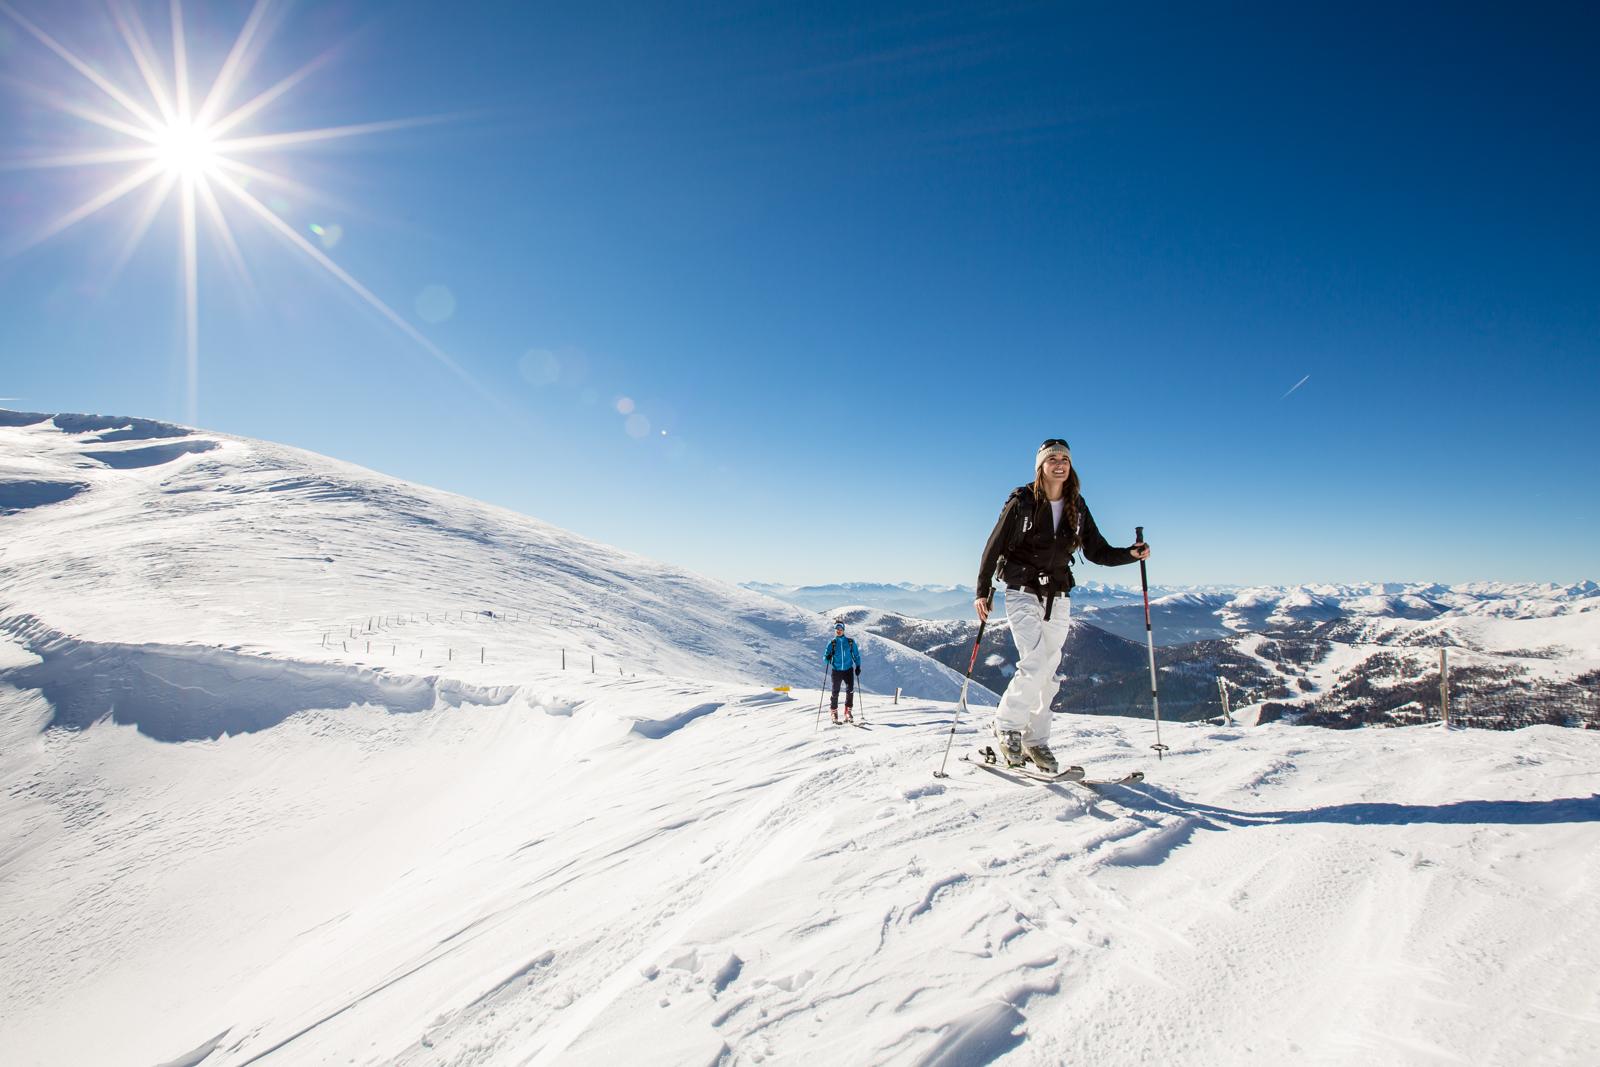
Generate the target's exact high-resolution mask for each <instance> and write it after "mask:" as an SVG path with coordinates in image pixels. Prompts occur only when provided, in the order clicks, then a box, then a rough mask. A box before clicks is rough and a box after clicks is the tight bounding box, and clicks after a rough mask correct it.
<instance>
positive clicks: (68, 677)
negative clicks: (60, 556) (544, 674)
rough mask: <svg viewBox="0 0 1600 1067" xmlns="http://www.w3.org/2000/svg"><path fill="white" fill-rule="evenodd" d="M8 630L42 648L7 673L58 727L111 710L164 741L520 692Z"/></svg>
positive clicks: (1, 675) (17, 627) (6, 625)
mask: <svg viewBox="0 0 1600 1067" xmlns="http://www.w3.org/2000/svg"><path fill="white" fill-rule="evenodd" d="M0 633H6V634H9V635H10V636H11V637H12V639H13V640H20V641H21V642H22V643H25V644H26V646H27V647H28V649H29V650H30V651H31V652H32V653H33V654H34V655H35V656H38V657H40V660H41V662H39V663H37V664H34V665H30V666H26V667H21V668H18V669H15V670H12V671H9V672H8V671H0V681H3V682H5V683H7V684H9V685H12V686H15V687H17V688H19V689H36V690H38V691H39V692H40V693H41V694H42V695H43V696H44V698H45V699H46V700H47V701H49V703H50V706H51V708H52V709H53V713H52V715H51V717H50V720H49V723H48V725H49V726H50V727H61V728H65V729H71V730H83V729H87V728H89V727H90V726H93V725H94V724H95V723H97V722H100V721H102V720H107V719H108V720H110V721H111V722H115V723H119V724H123V725H129V726H135V727H137V728H138V729H139V732H140V733H142V734H145V735H147V736H149V737H151V738H154V739H155V740H157V741H195V740H199V739H202V738H217V737H221V736H223V735H226V734H238V733H250V732H252V731H255V730H265V729H267V728H269V727H272V726H276V725H277V724H278V723H281V722H283V721H284V720H285V719H287V718H289V716H291V715H294V714H295V713H297V712H301V711H305V710H307V709H311V708H345V707H351V706H354V705H370V706H373V707H381V708H384V709H385V710H387V711H389V712H393V713H407V712H417V711H422V710H424V709H426V708H432V707H437V706H440V705H441V704H444V705H459V704H463V703H473V704H502V703H504V702H505V701H506V700H508V699H510V697H511V696H512V694H513V693H514V691H515V690H514V689H513V688H512V687H508V686H499V687H488V688H483V687H476V686H471V685H464V684H462V683H460V682H458V681H456V680H454V679H450V678H438V677H426V678H424V677H417V676H414V675H400V676H391V675H387V674H384V673H381V672H378V671H371V670H366V669H363V668H359V667H352V666H345V665H342V664H328V663H295V662H290V661H286V660H282V659H276V658H271V657H267V656H255V655H247V654H244V653H240V652H234V651H230V650H227V649H211V648H199V647H196V646H193V645H172V646H163V645H124V644H101V643H95V642H86V641H79V640H75V639H73V638H69V637H65V636H63V635H61V634H57V633H52V632H50V631H48V630H47V629H45V628H44V627H42V626H40V625H39V624H38V623H37V621H36V620H30V619H9V620H4V621H3V622H0Z"/></svg>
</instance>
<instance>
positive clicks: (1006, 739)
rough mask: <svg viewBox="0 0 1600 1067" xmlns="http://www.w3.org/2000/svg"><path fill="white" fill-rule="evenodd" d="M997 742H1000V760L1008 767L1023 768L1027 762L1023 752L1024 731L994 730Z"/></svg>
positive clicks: (997, 727) (996, 728) (998, 728)
mask: <svg viewBox="0 0 1600 1067" xmlns="http://www.w3.org/2000/svg"><path fill="white" fill-rule="evenodd" d="M994 736H995V740H997V741H999V742H1000V758H1001V759H1003V760H1005V761H1006V766H1007V767H1021V766H1022V765H1023V763H1024V762H1026V760H1025V758H1024V756H1023V752H1022V731H1021V730H1002V729H1000V727H999V726H998V725H997V726H996V727H995V728H994Z"/></svg>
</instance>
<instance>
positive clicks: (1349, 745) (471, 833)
mask: <svg viewBox="0 0 1600 1067" xmlns="http://www.w3.org/2000/svg"><path fill="white" fill-rule="evenodd" d="M16 422H17V420H16V419H12V420H11V421H9V422H8V421H6V419H4V418H0V444H4V445H6V446H8V447H10V448H11V449H12V450H13V451H12V452H0V456H4V457H5V460H4V463H7V464H10V475H11V480H10V482H9V483H7V484H10V485H12V486H19V487H20V488H15V489H13V490H12V491H11V492H10V495H9V496H5V497H0V506H3V507H4V508H6V509H9V510H8V511H7V512H6V513H0V523H3V524H4V526H3V531H0V532H3V534H4V538H3V539H0V578H3V579H4V582H3V583H0V589H3V590H4V592H3V593H0V783H3V786H4V788H3V791H0V960H3V961H4V966H3V967H0V1004H3V1005H4V1006H5V1007H4V1010H3V1012H0V1049H4V1050H5V1051H4V1060H5V1062H6V1063H7V1064H8V1065H9V1064H12V1063H16V1064H51V1065H54V1064H72V1065H74V1067H76V1065H80V1064H89V1065H93V1064H124V1063H133V1064H183V1065H186V1067H194V1065H202V1067H239V1065H243V1064H300V1063H341V1064H343V1063H350V1064H402V1065H418V1067H420V1065H429V1067H438V1065H457V1067H501V1065H505V1067H513V1065H531V1064H562V1065H565V1064H579V1065H583V1064H596V1065H599V1064H604V1065H606V1067H614V1065H615V1064H618V1063H652V1064H654V1063H660V1064H672V1065H678V1064H689V1065H699V1064H703V1065H708V1067H709V1065H713V1064H719V1065H735V1064H788V1063H810V1062H816V1063H839V1064H873V1065H877V1064H890V1065H918V1067H926V1065H933V1064H939V1065H946V1067H956V1065H960V1067H970V1065H977V1064H988V1063H996V1064H1004V1065H1047V1064H1048V1065H1054V1064H1062V1063H1090V1062H1093V1063H1114V1064H1152V1065H1154V1064H1160V1065H1169V1064H1217V1065H1233V1064H1263V1065H1266V1064H1273V1065H1276V1064H1281V1063H1315V1064H1352V1065H1361V1067H1369V1065H1371V1064H1373V1063H1382V1064H1406V1065H1410V1064H1415V1065H1419V1067H1420V1065H1433V1064H1448V1063H1471V1064H1479V1063H1507V1064H1513V1063H1514V1064H1518V1065H1519V1067H1520V1065H1524V1064H1586V1063H1591V1062H1593V1049H1594V1048H1595V1047H1596V1045H1597V1043H1600V974H1597V972H1596V970H1595V968H1594V965H1593V961H1594V960H1595V959H1597V958H1600V884H1597V882H1600V875H1597V873H1596V872H1597V871H1600V832H1597V827H1600V770H1597V767H1600V736H1596V735H1595V734H1593V733H1588V732H1583V731H1575V730H1559V729H1554V728H1549V727H1538V728H1533V729H1528V730H1523V731H1519V732H1517V733H1508V734H1500V733H1485V732H1468V731H1450V730H1444V729H1441V728H1436V727H1414V728H1405V729H1397V730H1371V729H1368V730H1356V731H1348V732H1331V731H1321V730H1314V729H1308V728H1298V727H1290V726H1285V725H1282V724H1271V725H1268V726H1264V727H1258V728H1253V729H1245V728H1230V729H1219V728H1215V727H1211V726H1205V725H1196V726H1191V727H1180V726H1171V727H1169V728H1168V729H1169V735H1168V736H1167V738H1166V740H1168V741H1169V742H1171V743H1172V745H1173V751H1172V752H1171V753H1170V754H1169V755H1168V758H1167V759H1165V760H1164V761H1161V762H1159V763H1157V762H1154V761H1153V760H1152V758H1151V753H1150V751H1149V748H1148V745H1149V743H1150V741H1151V740H1153V738H1152V737H1151V735H1150V729H1149V724H1148V723H1146V722H1142V721H1138V720H1118V719H1102V718H1088V719H1078V718H1075V717H1072V716H1062V717H1060V718H1059V719H1058V725H1057V734H1056V737H1055V738H1054V739H1053V740H1054V742H1055V748H1056V750H1057V752H1058V753H1059V754H1060V755H1061V756H1062V757H1063V759H1065V760H1068V761H1070V762H1076V763H1082V764H1083V765H1084V766H1086V767H1087V768H1088V770H1089V772H1090V773H1091V774H1092V775H1096V776H1099V775H1115V774H1118V773H1120V772H1121V771H1123V770H1127V769H1132V768H1142V769H1144V770H1145V771H1146V772H1148V774H1149V780H1148V781H1147V782H1145V783H1142V784H1139V785H1134V786H1112V787H1106V788H1103V789H1099V790H1095V789H1090V788H1087V787H1084V786H1080V785H1074V784H1064V783H1054V784H1045V783H1030V784H1028V785H1026V786H1022V785H1018V784H1015V783H1012V782H1009V781H1005V780H1002V779H1000V778H997V777H995V776H992V775H988V774H985V773H983V772H982V771H980V770H979V769H977V768H975V767H973V766H970V765H968V764H964V763H961V762H959V761H958V760H957V759H956V758H955V756H958V755H960V753H961V751H962V749H963V746H966V747H970V745H971V742H972V741H973V739H974V738H975V733H974V730H975V728H976V725H977V723H976V722H975V721H973V720H971V719H969V720H968V721H967V722H966V723H965V724H964V725H963V727H962V729H961V730H960V732H959V734H958V737H957V750H956V752H955V753H953V754H952V758H951V761H950V769H951V776H950V777H949V778H948V779H935V778H933V776H932V771H933V769H934V768H935V767H937V766H938V764H939V759H940V756H941V754H942V753H943V750H944V745H945V741H946V739H947V737H948V736H949V721H950V716H951V715H952V714H954V711H955V709H954V707H953V705H951V704H949V703H943V702H938V700H936V699H928V698H927V697H928V696H930V695H931V696H934V697H942V696H946V695H948V696H953V693H954V687H953V686H951V685H949V681H950V672H948V671H946V670H944V669H943V668H937V667H934V666H932V665H931V664H929V663H928V662H927V661H926V660H925V659H924V658H923V657H919V656H917V655H915V654H914V653H908V652H905V651H904V650H901V651H899V652H896V651H894V649H892V648H889V647H887V646H886V645H884V644H881V643H879V644H877V645H875V646H874V647H870V648H868V649H866V650H865V651H866V653H867V655H868V662H869V664H870V665H871V666H869V671H877V670H878V669H879V668H880V667H881V668H882V674H881V675H879V677H880V678H881V681H880V684H885V683H887V687H888V688H891V689H892V687H893V684H894V681H895V680H896V679H900V680H904V681H909V682H912V683H914V684H916V685H918V686H925V687H926V692H925V693H924V695H923V696H919V697H913V698H910V699H904V700H902V702H901V703H900V704H899V705H897V706H894V705H890V704H889V702H888V698H886V697H881V696H877V695H875V694H872V693H868V694H866V695H865V696H864V697H863V701H864V710H865V714H866V715H867V717H868V718H869V719H870V721H871V728H870V729H867V730H855V729H849V728H834V727H832V726H828V725H823V726H821V727H820V728H819V727H818V726H817V725H816V723H817V708H818V706H819V698H820V694H819V693H818V692H817V691H816V690H814V689H805V688H800V689H796V690H795V691H793V692H792V693H791V694H788V695H784V694H782V693H778V692H774V691H773V690H772V689H771V688H770V687H771V686H772V685H774V684H775V683H776V682H778V681H791V682H794V681H800V680H803V679H810V680H815V679H816V675H817V674H818V673H820V668H819V667H818V664H817V661H818V660H819V659H820V654H819V653H820V649H821V647H822V644H823V642H824V641H825V639H826V636H827V632H826V630H825V629H823V627H824V626H825V621H824V620H820V619H814V618H812V617H809V616H806V615H805V614H804V613H802V612H798V611H794V610H792V609H788V608H785V607H783V606H781V605H774V604H773V603H772V602H770V601H765V600H762V599H761V598H759V597H754V596H752V595H750V594H747V593H744V592H742V591H739V590H734V589H732V588H731V587H724V586H721V585H719V584H718V583H709V582H706V581H704V580H702V579H698V578H695V577H694V576H692V575H686V574H683V573H681V572H676V571H673V570H671V569H670V568H665V567H662V566H661V565H659V564H653V563H650V562H649V561H645V560H639V559H637V558H636V557H630V556H628V555H627V554H625V553H619V552H616V551H615V550H612V549H607V548H605V546H596V545H593V544H592V543H590V542H584V541H582V540H581V539H578V538H575V537H573V536H571V535H568V534H565V533H564V532H562V531H558V530H554V529H553V528H550V527H547V526H545V525H544V524H540V523H536V522H534V521H533V520H527V519H523V518H520V517H516V516H510V515H509V513H503V512H499V511H497V510H496V509H491V508H486V507H484V506H482V505H476V504H473V503H472V502H464V501H461V500H460V499H459V498H451V497H449V496H448V494H437V493H433V492H432V491H430V490H424V489H421V488H420V487H414V486H407V485H405V483H399V482H395V481H393V480H392V479H383V478H381V477H380V476H377V475H372V474H371V473H370V472H364V471H361V470H359V468H354V467H349V466H348V465H342V464H336V463H334V462H332V461H326V460H322V459H320V458H319V457H311V456H309V455H308V454H305V453H298V452H295V451H294V450H289V449H279V448H277V447H276V446H265V445H261V444H259V443H252V442H244V441H241V440H239V439H234V438H227V437H225V436H223V435H207V436H204V437H199V436H198V435H197V436H196V439H194V440H188V439H186V438H187V437H188V436H189V434H188V431H184V430H182V429H181V428H173V427H165V426H162V425H161V424H148V423H142V422H138V421H130V420H98V419H93V418H81V417H77V418H72V417H61V418H58V419H57V420H55V422H54V423H41V424H38V425H34V426H18V425H16ZM86 435H93V436H86ZM153 441H154V442H156V443H151V442H153ZM208 446H209V447H208ZM108 456H109V457H110V458H107V457H108ZM3 466H4V464H0V468H3ZM4 473H6V470H5V469H0V474H4ZM41 486H44V487H45V488H41ZM50 486H57V487H72V488H71V489H70V491H69V490H68V489H67V488H59V489H57V488H49V487H50ZM502 594H503V595H505V596H506V597H507V598H508V600H509V602H510V603H512V604H514V605H515V606H516V607H517V608H518V609H519V611H520V612H521V613H522V614H523V618H522V619H521V620H520V621H519V622H515V623H513V622H506V621H504V620H503V619H501V618H499V617H497V618H496V619H495V620H494V621H492V622H490V621H484V620H483V619H477V620H475V619H474V618H473V617H472V616H471V615H470V613H469V614H468V615H465V616H462V615H457V616H456V617H455V618H454V619H453V620H452V621H449V622H445V621H443V620H428V619H424V620H423V621H419V622H417V623H412V622H411V621H410V619H411V617H412V609H414V608H420V607H422V606H423V605H428V604H439V605H443V604H445V603H449V604H450V605H451V606H452V607H453V608H455V610H456V611H459V607H456V605H463V604H464V605H470V606H479V605H481V604H490V603H493V604H495V605H497V606H499V605H502V604H503V603H505V601H503V600H496V599H494V598H495V597H496V596H499V595H502ZM385 597H392V598H393V601H394V602H395V604H394V608H393V610H394V612H395V614H396V615H399V614H401V612H402V611H404V613H405V618H406V620H407V621H406V622H405V624H404V625H401V624H399V623H398V622H397V623H395V624H394V626H393V627H392V629H389V630H381V631H380V632H381V633H382V635H383V636H382V637H381V640H386V641H393V642H396V643H398V642H402V641H407V640H413V639H416V640H422V641H425V642H434V643H438V642H440V641H444V642H454V643H455V646H456V647H458V648H465V647H467V646H468V645H469V644H471V643H472V642H474V641H489V640H491V638H490V637H488V636H486V635H491V634H492V635H494V636H493V637H492V640H493V642H494V644H495V647H496V650H497V652H496V658H497V662H493V663H484V664H478V663H473V662H467V663H462V662H460V661H459V660H443V661H439V662H432V661H428V660H426V659H425V658H423V657H419V659H422V664H421V665H420V666H415V665H413V666H415V669H414V670H407V669H405V668H404V667H402V666H401V665H399V664H398V663H397V660H398V658H399V657H398V656H397V654H395V653H391V654H390V655H389V656H384V655H382V652H381V649H379V650H378V651H376V652H374V653H371V654H368V653H366V652H365V651H364V644H365V641H366V639H367V638H366V637H365V636H364V637H363V638H362V639H361V641H362V647H363V651H362V652H360V653H356V652H349V653H347V652H345V651H344V650H343V649H342V648H341V649H339V650H337V651H334V650H333V649H324V648H322V647H321V646H320V643H319V641H318V636H319V635H320V633H321V632H322V628H323V627H326V626H329V625H334V624H336V623H337V624H338V625H342V626H354V625H356V621H357V620H358V619H360V621H361V624H362V626H363V627H364V626H365V620H364V619H361V618H360V617H362V616H367V615H370V614H373V613H376V612H379V611H381V610H383V608H384V598H385ZM574 607H579V608H581V609H582V610H581V612H579V611H574V610H573V608H574ZM557 613H564V614H561V615H558V614H557ZM347 632H348V631H347ZM419 634H421V635H424V636H423V637H422V638H418V637H417V635H419ZM563 642H565V643H566V644H565V645H563V644H562V643H563ZM552 643H554V644H552ZM552 647H569V648H572V649H574V650H576V649H579V648H581V649H583V650H584V652H583V654H584V655H585V656H587V655H588V654H589V652H591V651H592V652H594V653H595V654H596V655H597V656H602V657H603V656H613V655H615V656H621V655H624V654H626V655H629V656H631V657H632V659H631V661H630V666H632V667H634V668H635V669H633V670H629V671H626V672H623V673H622V674H611V673H609V672H600V673H595V674H588V673H583V672H580V671H577V670H574V671H571V672H563V671H560V670H558V669H555V665H554V664H553V663H552V662H551V660H552V657H551V656H550V655H549V652H550V649H551V648H552ZM424 652H426V648H424ZM881 660H888V661H889V662H888V663H881V662H880V661H881ZM812 672H815V673H812ZM623 675H625V676H623ZM909 691H910V690H908V692H909ZM978 714H980V715H982V714H986V713H985V712H983V711H981V710H980V711H979V712H978Z"/></svg>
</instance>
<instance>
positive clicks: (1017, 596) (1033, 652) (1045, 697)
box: [994, 589, 1072, 741]
mask: <svg viewBox="0 0 1600 1067" xmlns="http://www.w3.org/2000/svg"><path fill="white" fill-rule="evenodd" d="M1006 618H1007V619H1008V620H1010V622H1011V640H1012V641H1014V642H1016V645H1017V673H1016V674H1014V675H1012V676H1011V684H1010V685H1008V686H1006V692H1005V695H1004V696H1002V697H1001V698H1000V706H999V707H998V708H996V709H995V713H994V722H995V728H996V729H1000V730H1021V731H1022V738H1023V740H1024V741H1048V740H1050V702H1051V701H1053V700H1054V699H1055V698H1056V690H1057V689H1058V688H1059V686H1057V684H1056V670H1057V668H1059V667H1060V666H1061V653H1062V652H1063V651H1064V650H1065V648H1066V644H1067V628H1068V627H1069V626H1070V624H1071V621H1072V598H1071V597H1065V596H1058V597H1056V599H1055V603H1053V604H1052V605H1051V607H1050V620H1049V621H1048V622H1046V621H1045V617H1044V601H1043V600H1040V599H1039V598H1038V597H1036V596H1034V595H1033V594H1032V593H1027V592H1023V591H1022V590H1021V589H1015V590H1012V589H1007V590H1006Z"/></svg>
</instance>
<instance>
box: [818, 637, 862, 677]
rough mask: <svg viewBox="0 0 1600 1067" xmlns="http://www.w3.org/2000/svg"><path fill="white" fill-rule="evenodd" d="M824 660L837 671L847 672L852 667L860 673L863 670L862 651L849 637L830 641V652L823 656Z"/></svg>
mask: <svg viewBox="0 0 1600 1067" xmlns="http://www.w3.org/2000/svg"><path fill="white" fill-rule="evenodd" d="M822 658H823V659H825V660H827V661H828V663H829V665H830V666H832V667H833V669H834V670H836V671H847V670H849V669H850V668H852V667H854V668H855V669H856V670H858V671H859V670H860V669H861V650H860V649H859V648H857V647H856V643H855V641H854V640H853V639H852V638H849V637H835V638H834V639H833V640H832V641H829V642H828V651H826V652H824V653H823V654H822Z"/></svg>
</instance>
